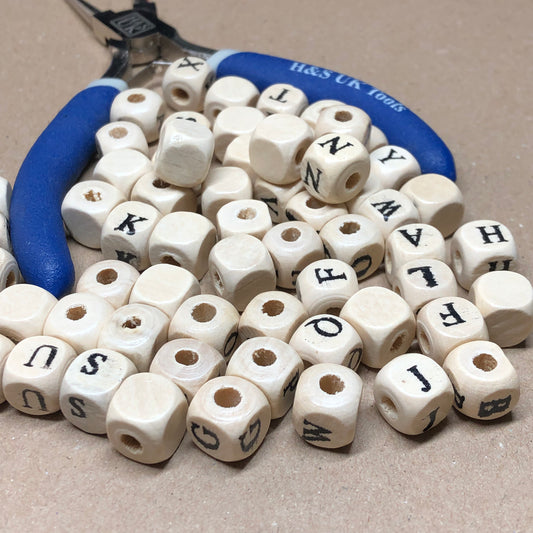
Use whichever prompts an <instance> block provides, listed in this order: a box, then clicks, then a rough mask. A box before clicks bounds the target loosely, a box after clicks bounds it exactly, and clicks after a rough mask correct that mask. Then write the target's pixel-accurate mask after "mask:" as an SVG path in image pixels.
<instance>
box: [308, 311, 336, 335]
mask: <svg viewBox="0 0 533 533" xmlns="http://www.w3.org/2000/svg"><path fill="white" fill-rule="evenodd" d="M321 322H329V323H331V324H333V325H334V326H335V327H336V328H337V331H336V332H335V333H332V332H331V331H326V330H325V329H322V328H321V327H320V326H319V324H320V323H321ZM307 326H313V327H314V328H315V331H316V332H317V333H318V334H319V335H322V337H336V336H337V335H338V334H339V333H340V332H341V331H342V324H341V323H340V322H339V321H338V320H337V319H336V318H334V317H332V316H323V317H320V318H315V319H313V320H310V321H309V322H307V324H305V327H307Z"/></svg>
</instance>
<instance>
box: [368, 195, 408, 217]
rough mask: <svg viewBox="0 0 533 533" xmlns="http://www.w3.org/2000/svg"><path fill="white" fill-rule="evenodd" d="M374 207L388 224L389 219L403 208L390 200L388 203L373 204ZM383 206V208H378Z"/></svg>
mask: <svg viewBox="0 0 533 533" xmlns="http://www.w3.org/2000/svg"><path fill="white" fill-rule="evenodd" d="M371 205H372V207H375V208H376V210H377V211H379V212H380V213H381V214H382V215H383V220H384V221H385V222H387V220H389V218H390V217H391V216H392V215H394V213H396V211H398V209H400V207H402V205H401V204H395V203H394V200H389V201H387V202H376V203H375V204H371ZM378 206H381V207H378Z"/></svg>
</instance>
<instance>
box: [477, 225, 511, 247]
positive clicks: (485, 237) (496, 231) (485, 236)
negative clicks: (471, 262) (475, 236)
mask: <svg viewBox="0 0 533 533" xmlns="http://www.w3.org/2000/svg"><path fill="white" fill-rule="evenodd" d="M486 227H487V226H476V228H477V229H478V230H479V231H480V233H481V236H482V237H483V244H492V241H491V239H490V238H491V237H492V236H495V237H497V239H498V241H497V242H508V240H507V239H506V238H505V237H504V236H503V233H502V230H501V229H500V227H501V226H500V225H499V224H494V225H492V226H490V227H491V228H492V229H493V231H491V232H489V231H487V230H486V229H485V228H486Z"/></svg>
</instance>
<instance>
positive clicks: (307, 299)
mask: <svg viewBox="0 0 533 533" xmlns="http://www.w3.org/2000/svg"><path fill="white" fill-rule="evenodd" d="M358 288H359V286H358V282H357V275H356V273H355V271H354V269H353V268H352V267H351V266H350V265H348V264H347V263H345V262H344V261H339V260H338V259H319V260H318V261H314V262H313V263H311V264H309V265H307V266H306V267H305V268H304V269H303V270H302V271H301V272H300V274H298V277H297V278H296V296H298V298H299V299H300V300H301V301H302V304H303V306H304V308H305V309H306V310H307V312H308V313H309V315H310V316H313V315H319V314H321V313H328V314H333V315H335V314H337V315H338V314H339V312H340V310H341V309H342V307H343V306H344V304H345V303H346V301H347V300H348V299H349V298H350V297H351V296H352V295H353V294H355V293H356V292H357V290H358Z"/></svg>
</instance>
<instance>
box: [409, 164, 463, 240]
mask: <svg viewBox="0 0 533 533" xmlns="http://www.w3.org/2000/svg"><path fill="white" fill-rule="evenodd" d="M400 192H402V193H403V194H405V195H406V196H408V197H409V198H410V199H411V201H412V202H413V204H415V207H416V208H417V210H418V213H419V214H420V222H423V223H425V224H429V225H431V226H434V227H435V228H437V229H438V230H439V231H440V232H441V233H442V235H443V236H444V237H449V236H450V235H451V234H452V233H453V232H454V231H455V230H456V229H457V228H458V227H459V225H460V224H461V221H462V219H463V214H464V210H465V206H464V202H463V194H462V193H461V191H460V189H459V187H457V185H456V184H455V183H454V182H453V181H452V180H450V179H448V178H447V177H446V176H441V175H440V174H422V175H421V176H416V177H414V178H411V179H410V180H409V181H408V182H407V183H406V184H405V185H403V186H402V188H401V189H400Z"/></svg>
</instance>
